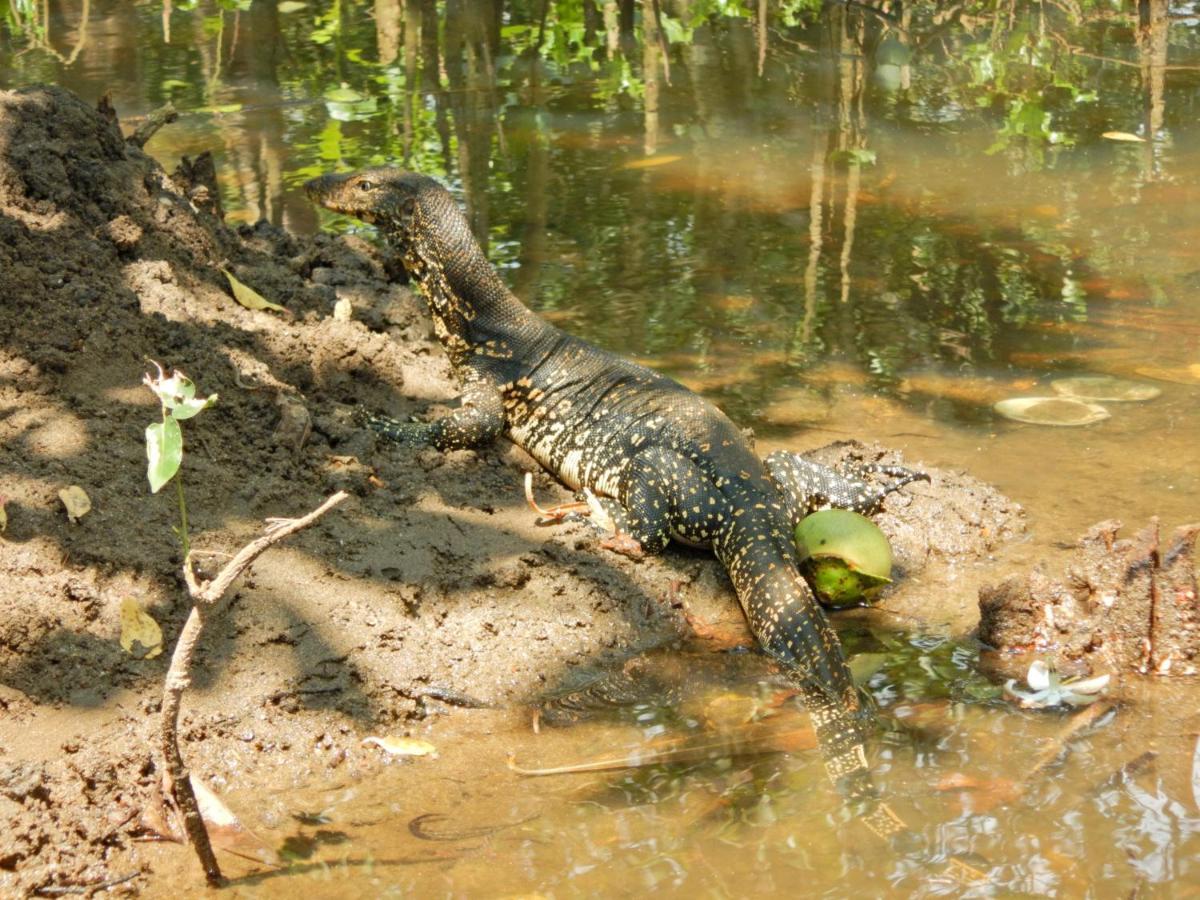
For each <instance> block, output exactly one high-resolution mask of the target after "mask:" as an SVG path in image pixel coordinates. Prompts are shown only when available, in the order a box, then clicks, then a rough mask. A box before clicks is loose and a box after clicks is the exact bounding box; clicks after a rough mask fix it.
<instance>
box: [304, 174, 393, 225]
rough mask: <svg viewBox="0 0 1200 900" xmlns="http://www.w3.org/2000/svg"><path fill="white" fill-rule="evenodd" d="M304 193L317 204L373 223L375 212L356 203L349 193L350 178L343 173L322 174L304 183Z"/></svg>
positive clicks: (370, 223)
mask: <svg viewBox="0 0 1200 900" xmlns="http://www.w3.org/2000/svg"><path fill="white" fill-rule="evenodd" d="M304 193H306V194H308V199H309V200H311V201H312V202H313V203H316V204H317V205H318V206H323V207H325V208H326V209H328V210H331V211H332V212H336V213H343V214H344V215H348V216H354V217H355V218H356V219H361V220H362V221H364V222H366V223H367V224H368V225H374V224H375V219H376V216H375V213H374V212H372V211H371V210H369V209H366V208H364V207H363V206H362V204H361V203H356V202H355V198H353V197H351V196H348V195H349V194H350V179H349V178H347V177H346V176H344V175H322V176H321V177H319V178H314V179H312V180H311V181H306V182H305V183H304Z"/></svg>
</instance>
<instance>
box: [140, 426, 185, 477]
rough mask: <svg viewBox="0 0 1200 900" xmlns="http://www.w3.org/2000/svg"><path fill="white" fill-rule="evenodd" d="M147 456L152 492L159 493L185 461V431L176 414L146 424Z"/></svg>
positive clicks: (147, 472) (147, 473)
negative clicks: (176, 418)
mask: <svg viewBox="0 0 1200 900" xmlns="http://www.w3.org/2000/svg"><path fill="white" fill-rule="evenodd" d="M146 458H147V459H148V460H149V466H147V468H146V478H147V479H149V481H150V493H152V494H157V493H158V492H159V490H160V489H161V488H162V486H163V485H164V484H166V483H167V482H168V481H170V480H171V479H172V478H174V477H175V473H176V472H178V471H179V467H180V465H182V463H183V431H182V430H181V429H180V427H179V423H178V422H177V421H175V417H174V416H172V415H167V416H166V417H165V418H164V419H163V420H162V421H161V422H156V423H154V424H153V425H148V426H146Z"/></svg>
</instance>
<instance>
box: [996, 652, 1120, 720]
mask: <svg viewBox="0 0 1200 900" xmlns="http://www.w3.org/2000/svg"><path fill="white" fill-rule="evenodd" d="M1111 677H1112V676H1110V675H1097V676H1096V677H1094V678H1085V679H1078V678H1067V679H1063V678H1061V677H1059V674H1058V673H1057V672H1055V671H1054V669H1053V667H1052V666H1051V665H1050V664H1049V663H1047V662H1046V661H1045V660H1042V659H1035V660H1034V661H1033V663H1032V664H1031V665H1030V666H1029V673H1028V674H1027V675H1026V676H1025V681H1026V682H1027V683H1028V685H1029V690H1028V691H1025V690H1021V689H1020V688H1018V687H1016V683H1017V681H1016V679H1015V678H1010V679H1009V680H1008V681H1007V682H1005V684H1004V693H1005V694H1006V695H1007V696H1009V697H1010V698H1012V699H1014V700H1016V701H1017V702H1018V703H1020V704H1021V706H1023V707H1025V708H1026V709H1049V708H1050V707H1052V706H1062V705H1064V704H1065V705H1067V706H1087V705H1088V704H1089V703H1094V702H1095V701H1096V700H1099V699H1100V696H1101V695H1102V694H1103V693H1104V689H1105V688H1106V687H1108V682H1109V680H1110V679H1111Z"/></svg>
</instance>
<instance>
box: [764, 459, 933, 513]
mask: <svg viewBox="0 0 1200 900" xmlns="http://www.w3.org/2000/svg"><path fill="white" fill-rule="evenodd" d="M763 462H764V463H765V464H766V467H767V471H768V472H769V473H770V475H771V480H772V481H774V482H775V484H776V486H777V487H778V488H779V490H780V493H782V494H783V498H784V501H785V502H786V504H787V512H788V518H789V519H790V520H791V523H792V524H793V525H795V524H796V523H798V522H799V521H800V520H801V519H803V518H804V517H805V516H807V515H808V514H809V513H811V512H814V511H816V510H818V509H850V510H853V511H854V512H857V513H863V514H864V515H865V514H867V513H871V512H874V511H875V510H876V509H878V508H879V504H880V503H882V502H883V499H884V497H886V496H887V495H888V494H890V493H892V492H893V491H898V490H899V489H900V488H902V487H904V485H906V484H909V483H911V482H913V481H928V480H929V476H928V475H926V474H925V473H924V472H913V471H911V470H909V469H905V468H903V467H901V466H884V465H879V464H877V463H868V464H866V465H862V466H859V467H857V468H856V469H854V470H853V471H852V472H849V473H847V472H840V471H838V470H837V469H832V468H830V467H829V466H823V465H821V464H820V463H815V462H813V461H812V460H809V459H805V458H804V457H803V456H801V455H800V454H798V453H790V452H788V451H786V450H777V451H776V452H774V453H772V454H771V455H770V456H768V457H767V458H766V459H765V460H763ZM866 475H884V476H887V477H888V478H889V479H891V480H890V481H887V482H884V483H873V482H870V481H867V479H866V478H865V477H864V476H866Z"/></svg>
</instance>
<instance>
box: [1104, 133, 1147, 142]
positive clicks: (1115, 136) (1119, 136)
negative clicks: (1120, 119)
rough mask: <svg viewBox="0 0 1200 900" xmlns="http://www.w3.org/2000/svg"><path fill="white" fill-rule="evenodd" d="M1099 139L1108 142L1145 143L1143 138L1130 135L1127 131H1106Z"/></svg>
mask: <svg viewBox="0 0 1200 900" xmlns="http://www.w3.org/2000/svg"><path fill="white" fill-rule="evenodd" d="M1100 137H1102V138H1104V139H1105V140H1109V141H1127V142H1129V143H1131V144H1144V143H1146V139H1145V138H1144V137H1138V136H1137V135H1136V134H1130V133H1129V132H1128V131H1106V132H1104V134H1102V135H1100Z"/></svg>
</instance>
